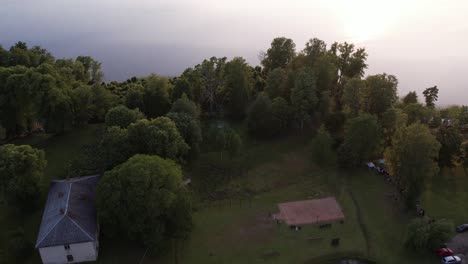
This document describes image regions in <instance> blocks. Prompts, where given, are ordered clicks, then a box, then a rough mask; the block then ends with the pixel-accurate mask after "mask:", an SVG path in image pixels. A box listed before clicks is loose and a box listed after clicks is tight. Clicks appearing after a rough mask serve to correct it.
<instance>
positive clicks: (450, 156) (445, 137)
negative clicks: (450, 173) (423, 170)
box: [436, 126, 463, 167]
mask: <svg viewBox="0 0 468 264" xmlns="http://www.w3.org/2000/svg"><path fill="white" fill-rule="evenodd" d="M436 138H437V141H439V143H440V145H441V147H440V150H439V166H441V167H454V166H455V163H454V162H455V158H456V155H458V154H459V153H460V147H461V144H462V141H463V138H462V135H461V134H460V131H459V130H458V128H456V127H453V126H449V127H447V126H441V127H440V128H439V130H438V131H437V134H436Z"/></svg>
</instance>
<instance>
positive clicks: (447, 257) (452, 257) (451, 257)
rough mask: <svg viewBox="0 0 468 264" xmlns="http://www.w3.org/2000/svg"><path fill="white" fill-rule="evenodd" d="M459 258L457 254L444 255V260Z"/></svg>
mask: <svg viewBox="0 0 468 264" xmlns="http://www.w3.org/2000/svg"><path fill="white" fill-rule="evenodd" d="M459 259H460V258H459V257H458V256H446V257H444V261H447V260H459Z"/></svg>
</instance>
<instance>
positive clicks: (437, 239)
mask: <svg viewBox="0 0 468 264" xmlns="http://www.w3.org/2000/svg"><path fill="white" fill-rule="evenodd" d="M453 230H454V226H453V223H452V222H450V221H448V220H445V219H439V220H430V219H428V218H418V219H414V220H413V221H411V223H409V224H408V230H407V235H406V241H405V245H406V247H409V248H411V249H414V250H416V251H420V252H422V251H426V250H431V251H434V250H437V249H438V248H439V247H440V245H442V244H444V243H445V242H447V241H448V240H449V239H450V237H451V235H452V232H453Z"/></svg>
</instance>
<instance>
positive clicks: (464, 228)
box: [456, 224, 468, 233]
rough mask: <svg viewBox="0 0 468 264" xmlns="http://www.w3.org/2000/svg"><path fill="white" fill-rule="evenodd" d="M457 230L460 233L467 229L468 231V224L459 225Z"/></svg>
mask: <svg viewBox="0 0 468 264" xmlns="http://www.w3.org/2000/svg"><path fill="white" fill-rule="evenodd" d="M456 230H457V232H458V233H463V232H465V231H468V224H463V225H459V226H457V228H456Z"/></svg>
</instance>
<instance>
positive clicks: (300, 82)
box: [291, 70, 318, 130]
mask: <svg viewBox="0 0 468 264" xmlns="http://www.w3.org/2000/svg"><path fill="white" fill-rule="evenodd" d="M317 102H318V98H317V95H316V80H315V77H314V75H313V73H312V72H311V71H307V70H303V71H301V72H299V73H298V76H297V78H296V81H295V83H294V88H293V89H292V91H291V104H292V107H293V112H294V115H295V118H296V120H297V121H298V123H299V127H300V128H301V130H302V129H303V128H304V124H305V122H307V121H308V120H310V119H311V117H312V114H313V112H314V110H315V107H316V106H317Z"/></svg>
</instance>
